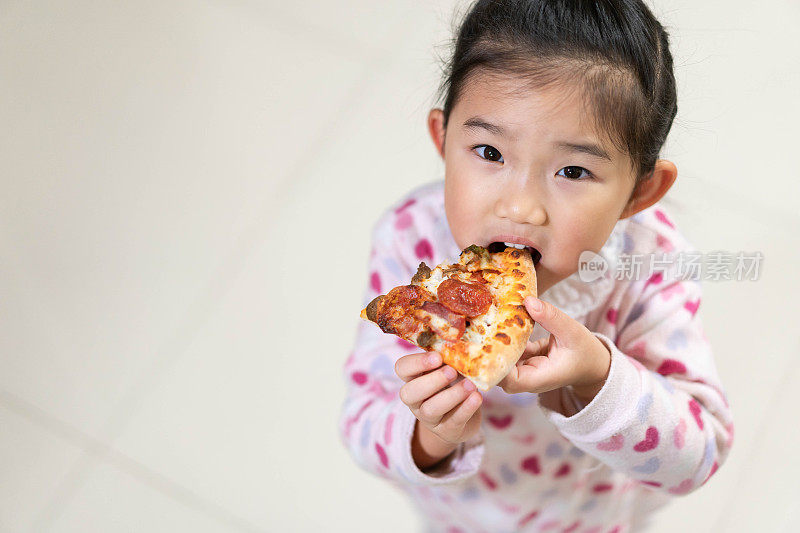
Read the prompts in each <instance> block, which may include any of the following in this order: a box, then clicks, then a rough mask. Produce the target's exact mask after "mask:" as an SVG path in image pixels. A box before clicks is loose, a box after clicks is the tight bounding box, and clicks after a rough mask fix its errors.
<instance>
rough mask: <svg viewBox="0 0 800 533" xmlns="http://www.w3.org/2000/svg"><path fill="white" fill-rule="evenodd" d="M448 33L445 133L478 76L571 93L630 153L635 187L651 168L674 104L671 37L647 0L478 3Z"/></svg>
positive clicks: (610, 137)
mask: <svg viewBox="0 0 800 533" xmlns="http://www.w3.org/2000/svg"><path fill="white" fill-rule="evenodd" d="M455 33H456V36H455V37H454V38H453V41H454V50H453V51H452V56H450V58H449V60H448V61H446V63H445V65H444V68H443V71H444V72H443V74H444V75H443V79H442V82H441V85H440V86H439V90H438V94H437V98H438V99H441V98H442V95H444V110H443V111H444V127H445V129H446V128H447V120H448V118H449V115H450V112H451V111H452V109H453V107H454V105H455V103H456V102H457V101H458V98H459V97H460V96H461V95H462V94H463V92H464V89H465V87H466V86H467V85H468V84H469V83H470V82H472V81H473V80H474V79H475V76H476V75H477V74H478V73H481V74H489V75H493V74H497V75H508V74H511V75H513V76H515V77H517V78H519V79H521V80H524V81H525V82H526V83H525V85H524V87H530V88H546V87H549V86H558V87H559V88H562V87H563V88H568V87H578V88H580V89H581V90H582V91H583V92H584V94H585V95H586V96H587V97H588V98H587V99H586V105H587V106H589V108H590V110H591V112H592V113H591V115H592V116H593V117H594V124H593V125H594V127H595V129H596V130H597V131H598V132H599V133H600V134H602V135H605V137H606V140H607V141H610V142H612V143H613V144H614V146H615V147H616V148H617V149H618V150H619V151H620V152H622V153H627V154H628V155H629V156H630V158H631V161H632V165H633V167H632V171H633V173H634V176H635V178H636V185H639V184H640V183H641V181H642V180H644V179H646V178H647V176H648V175H649V174H650V172H651V171H652V170H653V168H654V166H655V162H656V159H658V155H659V152H660V151H661V148H662V146H663V145H664V142H665V141H666V139H667V134H668V133H669V130H670V128H671V127H672V121H673V119H674V118H675V115H676V113H677V111H678V104H677V91H676V87H675V76H674V73H673V69H672V55H671V54H670V51H669V42H668V34H667V32H666V31H665V29H664V28H663V27H662V25H661V24H660V23H659V22H658V20H656V18H655V17H654V16H653V14H652V13H651V11H650V10H649V9H648V7H647V6H646V5H645V4H644V2H642V1H641V0H478V1H476V2H474V3H473V4H472V5H471V7H470V8H469V10H468V12H467V14H466V16H465V17H464V19H463V22H462V23H461V25H460V28H458V30H457V32H455Z"/></svg>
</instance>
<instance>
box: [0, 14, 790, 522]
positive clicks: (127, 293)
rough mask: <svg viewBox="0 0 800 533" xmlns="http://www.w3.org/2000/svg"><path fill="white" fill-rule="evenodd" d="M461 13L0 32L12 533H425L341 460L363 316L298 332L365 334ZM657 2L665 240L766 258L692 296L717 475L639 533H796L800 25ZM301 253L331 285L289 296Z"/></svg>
mask: <svg viewBox="0 0 800 533" xmlns="http://www.w3.org/2000/svg"><path fill="white" fill-rule="evenodd" d="M466 5H467V3H465V2H458V1H454V0H437V1H423V0H395V1H393V2H367V1H365V0H345V1H343V2H332V1H321V0H320V1H316V2H311V1H305V2H296V3H293V4H292V3H278V2H273V1H267V2H263V1H262V2H256V1H254V0H229V1H223V0H208V1H205V2H189V1H186V0H177V1H173V2H156V1H154V0H140V1H138V2H135V3H127V4H124V3H108V2H89V1H78V2H71V3H69V4H65V3H61V2H54V1H39V2H21V1H6V2H3V3H2V4H1V5H0V79H2V80H3V82H2V83H0V120H2V124H3V126H4V127H3V131H2V132H1V133H0V139H1V142H0V151H2V157H0V175H2V178H1V179H2V181H0V183H1V184H2V188H1V189H0V258H2V260H0V479H2V482H0V531H2V532H6V531H8V532H18V531H36V532H67V531H80V532H85V531H103V532H112V533H115V532H129V531H137V532H138V531H146V532H161V531H163V532H173V531H192V532H206V531H208V532H212V531H214V532H239V531H246V532H251V531H253V532H255V531H270V532H271V531H347V532H356V531H364V532H368V531H369V532H371V531H375V530H376V524H378V523H382V522H380V521H381V520H383V519H384V517H386V516H387V515H391V516H392V517H393V519H392V527H391V528H388V527H381V530H382V531H398V532H400V531H414V530H415V528H416V527H417V519H416V518H415V517H414V516H413V514H412V508H411V506H410V505H409V503H408V502H406V501H405V500H404V498H403V497H402V496H401V495H400V494H399V493H397V492H395V491H394V490H393V489H392V488H391V487H390V486H387V484H385V482H384V481H383V480H380V479H376V478H374V477H371V476H369V475H367V474H366V473H364V472H363V471H361V470H360V469H358V467H356V465H355V463H353V462H352V460H351V459H350V457H349V455H348V454H347V452H346V451H345V450H344V448H343V447H342V446H341V444H340V442H339V437H338V435H337V429H336V420H337V418H338V412H339V406H340V402H341V400H342V398H343V394H344V386H343V383H342V381H341V366H342V364H343V362H344V358H345V357H346V353H347V351H348V349H349V347H350V344H351V343H352V341H353V335H354V328H355V325H356V323H357V318H355V317H356V315H355V314H353V315H352V316H345V315H343V316H335V317H333V318H332V319H331V320H329V321H326V322H322V323H321V325H320V331H319V332H318V335H316V338H314V339H313V340H311V339H309V340H307V341H305V339H307V338H308V336H307V334H306V332H305V331H304V330H303V329H302V326H298V323H297V321H296V319H295V318H296V317H297V316H298V315H300V314H301V313H308V311H309V309H311V308H313V307H312V306H313V305H314V303H315V302H318V301H319V294H320V291H321V290H323V289H322V287H323V286H324V287H325V289H324V290H325V291H326V293H327V294H328V297H329V298H330V299H331V300H332V301H336V302H339V304H340V305H341V306H342V307H343V308H345V309H354V310H356V309H357V308H358V307H359V305H360V299H361V294H362V291H363V285H364V279H365V274H366V272H365V268H366V258H367V254H368V248H367V244H368V235H369V231H370V225H371V223H372V222H373V221H374V220H375V219H376V217H377V216H378V215H379V214H380V212H381V211H382V210H383V209H384V208H385V206H386V205H387V204H388V203H389V202H391V201H394V199H396V198H397V197H398V196H399V195H401V194H403V193H404V192H406V191H408V190H409V189H410V188H412V187H414V186H416V185H419V184H422V183H424V182H428V181H431V180H434V179H439V178H441V177H442V176H443V166H442V163H441V161H440V160H438V159H437V156H436V154H435V151H434V149H433V146H432V144H431V143H430V140H429V139H428V137H427V131H426V129H425V123H424V120H425V116H426V114H427V111H428V109H429V108H430V107H431V106H432V105H434V103H435V90H436V86H437V83H438V74H439V66H438V63H437V54H439V55H444V54H445V53H446V50H447V39H448V36H449V34H448V31H449V28H450V26H451V21H452V17H453V13H454V9H459V10H462V11H463V9H464V8H465V6H466ZM650 5H651V6H653V9H654V12H655V13H656V15H657V16H658V17H660V18H661V20H662V22H663V23H664V24H665V25H666V26H667V27H668V29H669V30H670V31H671V34H672V36H673V53H674V55H675V59H676V75H677V76H678V82H679V106H680V111H679V114H678V118H677V120H676V123H675V125H674V127H673V131H672V133H671V136H670V139H669V141H668V144H667V147H666V149H665V152H664V157H666V158H668V159H671V160H673V161H674V162H675V163H676V164H677V166H678V169H679V173H680V176H679V178H678V182H677V184H676V185H675V187H674V188H673V189H672V190H671V191H670V193H669V202H670V206H672V208H673V213H674V214H675V218H676V220H677V221H678V224H679V227H681V229H682V230H683V231H684V232H685V233H686V234H687V235H688V236H689V237H690V239H691V240H693V242H695V244H696V245H697V246H698V248H699V249H701V250H703V251H712V250H732V251H755V250H760V251H762V253H763V254H764V257H765V258H764V262H763V263H762V275H761V278H760V279H759V280H758V281H757V282H750V283H747V282H717V283H714V282H707V283H705V285H704V287H705V291H706V297H705V299H704V306H703V309H702V311H701V313H702V316H703V320H704V323H705V324H706V328H707V334H708V336H709V338H710V339H711V340H712V343H713V344H714V346H715V348H716V352H717V366H718V369H719V372H720V374H721V376H722V378H723V382H724V383H725V385H726V388H727V390H728V393H729V396H730V401H731V404H732V408H733V410H734V414H735V417H736V443H735V445H734V448H733V451H732V453H731V456H730V458H729V460H728V462H727V463H726V464H725V465H724V467H723V468H722V469H721V470H720V472H719V473H718V474H717V475H716V476H715V478H714V480H713V481H711V482H709V484H708V485H707V486H706V488H704V490H702V491H699V492H697V493H693V494H692V495H691V496H690V497H687V498H684V499H680V500H677V501H676V502H675V503H674V504H673V505H672V506H670V507H669V508H668V509H666V510H664V511H662V512H661V513H660V514H659V515H658V516H657V518H656V520H655V524H654V525H653V527H652V528H651V529H650V531H652V532H658V533H666V532H671V531H676V530H678V531H736V532H739V531H741V532H749V531H770V532H790V531H798V530H800V513H798V512H797V511H796V504H795V502H796V501H797V499H798V497H800V486H799V485H798V483H797V481H796V480H797V479H798V478H800V459H798V458H797V457H796V456H795V455H794V453H796V450H797V449H798V446H800V432H799V431H798V429H797V425H796V424H795V423H794V421H793V417H789V418H790V420H789V421H787V420H786V418H787V417H785V416H782V415H783V413H784V412H786V411H787V410H788V409H791V406H792V405H793V401H794V398H793V393H794V392H795V391H796V387H797V385H798V383H800V366H799V364H798V359H797V356H798V355H800V354H799V353H798V352H800V335H798V330H797V329H795V327H794V317H796V316H798V314H800V304H798V303H797V301H796V299H795V298H792V297H793V296H794V295H795V294H797V293H798V290H799V289H800V282H798V278H797V276H796V275H795V273H796V271H797V270H798V268H799V267H800V247H798V246H797V244H798V236H797V230H798V228H800V216H798V215H797V214H796V213H797V211H796V204H797V202H798V200H800V194H798V193H800V179H798V178H800V173H799V172H798V170H797V168H798V167H797V165H796V161H795V160H794V157H793V156H792V154H793V153H795V150H796V149H795V146H794V143H795V142H796V138H797V136H796V135H795V134H794V129H795V124H797V121H798V119H800V109H799V108H798V104H797V100H796V95H797V94H798V91H800V63H799V62H798V60H797V55H796V54H793V53H790V50H792V49H793V47H794V45H795V44H796V42H795V40H794V38H793V37H792V35H793V25H794V24H795V23H796V21H797V20H798V15H799V14H800V9H799V8H798V5H797V3H796V2H791V1H789V0H777V1H775V2H772V3H771V4H770V5H769V6H767V5H762V6H760V7H756V5H755V4H752V3H750V2H745V1H743V0H741V1H738V2H721V1H716V0H715V1H706V2H690V1H689V0H679V1H678V0H676V1H666V0H659V1H657V2H654V3H651V4H650ZM343 243H344V244H345V245H346V246H348V250H349V251H350V254H349V255H350V259H349V260H347V261H344V260H339V258H340V257H341V253H340V250H341V249H342V245H343ZM291 249H294V250H301V251H302V250H304V249H309V250H312V251H313V253H314V254H316V255H320V256H322V257H328V258H334V261H332V264H331V270H332V271H331V273H330V277H329V278H325V279H319V282H318V283H314V284H303V285H300V288H299V289H295V288H294V286H293V285H291V282H292V281H294V280H300V279H318V278H317V277H315V274H316V273H315V272H313V271H311V270H310V269H308V268H306V267H304V266H302V265H301V266H300V267H299V268H298V267H297V265H296V264H293V263H291V262H290V261H289V260H288V259H286V257H285V256H284V255H283V254H281V253H276V251H278V252H280V251H286V250H291ZM331 280H337V281H336V283H331ZM320 311H323V312H324V308H322V309H320ZM354 313H356V311H354ZM297 339H303V340H304V341H305V342H304V343H303V349H301V350H298V349H297V348H296V341H297Z"/></svg>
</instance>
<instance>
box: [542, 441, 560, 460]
mask: <svg viewBox="0 0 800 533" xmlns="http://www.w3.org/2000/svg"><path fill="white" fill-rule="evenodd" d="M563 453H564V450H562V449H561V445H560V444H559V443H557V442H551V443H550V444H549V445H548V446H547V450H545V452H544V454H545V455H546V456H547V457H561V455H562V454H563Z"/></svg>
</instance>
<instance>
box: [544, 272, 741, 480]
mask: <svg viewBox="0 0 800 533" xmlns="http://www.w3.org/2000/svg"><path fill="white" fill-rule="evenodd" d="M674 263H675V262H674V261H673V262H672V265H670V266H669V267H668V268H666V269H665V270H664V271H663V272H657V273H655V274H654V275H652V276H650V277H649V278H648V279H647V280H642V281H641V282H637V283H638V286H637V284H632V286H631V290H629V293H630V294H634V295H638V297H634V301H630V300H629V302H628V303H627V304H626V303H625V302H623V303H621V304H620V312H621V313H622V311H623V310H625V316H623V315H622V314H620V315H619V318H618V320H620V322H619V323H621V324H623V326H622V327H621V328H620V330H618V333H617V335H616V344H615V342H614V341H612V340H611V339H610V338H609V337H607V336H606V335H603V334H601V333H597V332H595V333H594V334H595V335H596V336H597V337H598V338H599V339H600V340H601V341H602V342H603V343H604V344H605V345H606V346H607V347H608V349H609V351H610V352H611V367H610V370H609V376H608V378H607V380H606V383H605V384H604V386H603V388H602V389H601V390H600V392H599V393H598V394H597V395H596V396H595V398H594V399H593V400H592V401H591V402H590V403H589V404H588V405H586V406H583V405H581V403H580V402H579V401H578V400H577V398H576V397H575V395H574V394H572V392H571V389H570V388H564V389H562V404H563V406H564V409H565V411H566V413H567V415H568V416H564V415H563V414H561V413H558V412H556V411H552V410H549V409H548V410H546V412H547V413H548V418H549V419H550V420H551V421H552V423H553V424H555V426H556V427H557V428H558V429H559V431H560V432H561V433H562V434H563V435H564V436H565V437H567V438H568V439H570V440H571V441H572V442H573V443H574V444H575V446H576V447H578V448H580V449H582V450H583V451H585V452H586V453H588V454H590V455H593V456H595V457H596V458H598V459H599V460H600V461H602V462H603V463H605V464H607V465H609V466H610V467H612V468H613V469H615V470H617V471H624V472H625V473H627V474H628V475H629V476H630V477H632V478H634V479H638V480H640V481H641V482H642V483H644V484H645V485H648V486H650V487H652V488H653V489H654V490H658V491H664V492H669V493H670V494H675V495H681V494H688V493H690V492H692V491H694V490H695V489H697V488H699V487H700V486H701V485H703V484H704V483H705V482H706V481H707V480H708V479H709V478H710V477H711V476H712V475H713V474H714V472H716V470H717V469H718V467H719V466H721V465H722V464H723V462H724V461H725V459H726V457H727V456H728V454H729V452H730V449H731V446H732V443H733V418H732V415H731V411H730V407H729V405H728V401H727V398H726V395H725V393H724V391H723V389H722V386H721V384H720V380H719V378H718V376H717V371H716V368H715V364H714V359H713V353H712V350H711V346H710V345H709V342H708V339H707V338H706V336H705V334H704V332H703V328H702V324H701V320H700V316H699V315H698V314H697V310H698V307H699V306H700V300H701V285H700V283H699V281H695V280H682V279H679V278H678V277H677V275H676V273H675V268H674ZM543 408H544V407H543ZM545 409H546V408H545Z"/></svg>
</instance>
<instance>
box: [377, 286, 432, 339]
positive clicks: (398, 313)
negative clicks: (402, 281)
mask: <svg viewBox="0 0 800 533" xmlns="http://www.w3.org/2000/svg"><path fill="white" fill-rule="evenodd" d="M428 298H430V296H427V297H426V295H425V291H423V289H421V288H420V287H417V286H416V285H401V286H399V287H395V288H393V289H392V290H391V291H389V294H387V295H386V296H384V297H381V300H380V302H379V303H377V304H376V305H377V306H378V307H379V309H378V312H377V317H376V320H375V323H376V324H378V327H380V328H381V330H382V331H383V332H384V333H392V334H395V335H401V336H402V335H407V334H409V333H412V332H413V331H414V330H415V329H416V321H415V319H414V317H413V316H412V315H411V314H410V310H413V309H415V308H417V307H418V306H419V305H420V303H422V302H423V301H425V300H426V299H428Z"/></svg>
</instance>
